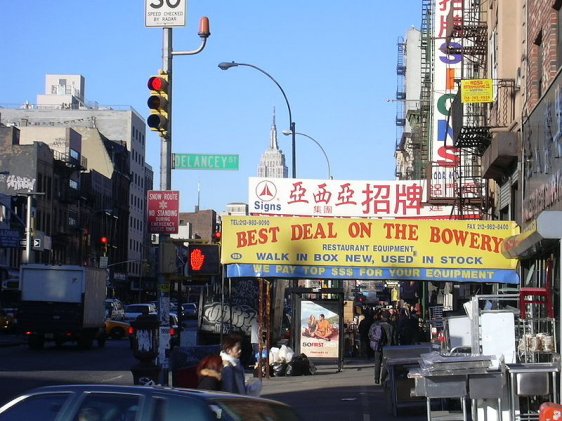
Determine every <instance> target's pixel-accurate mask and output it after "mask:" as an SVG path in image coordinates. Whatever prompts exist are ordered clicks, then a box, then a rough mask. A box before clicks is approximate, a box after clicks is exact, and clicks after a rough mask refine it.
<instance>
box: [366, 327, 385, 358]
mask: <svg viewBox="0 0 562 421" xmlns="http://www.w3.org/2000/svg"><path fill="white" fill-rule="evenodd" d="M369 339H370V340H371V342H370V346H371V349H372V350H373V351H382V347H383V346H385V345H386V343H387V338H386V332H385V330H384V328H383V327H382V325H381V324H380V323H375V324H373V326H372V327H371V331H370V332H369Z"/></svg>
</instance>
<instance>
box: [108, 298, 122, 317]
mask: <svg viewBox="0 0 562 421" xmlns="http://www.w3.org/2000/svg"><path fill="white" fill-rule="evenodd" d="M105 318H106V319H111V320H125V308H124V307H123V303H121V301H120V300H118V299H117V298H108V299H106V300H105Z"/></svg>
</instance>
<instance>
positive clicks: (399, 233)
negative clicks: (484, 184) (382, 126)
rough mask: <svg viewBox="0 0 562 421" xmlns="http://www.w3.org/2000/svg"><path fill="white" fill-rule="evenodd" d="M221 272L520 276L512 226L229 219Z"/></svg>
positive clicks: (225, 222)
mask: <svg viewBox="0 0 562 421" xmlns="http://www.w3.org/2000/svg"><path fill="white" fill-rule="evenodd" d="M222 230H223V236H222V246H221V247H222V249H221V262H222V263H223V264H264V265H265V264H267V265H298V266H350V267H354V266H355V267H403V268H456V269H459V268H460V269H463V268H468V269H515V267H516V264H517V260H515V259H509V258H506V257H505V256H503V255H502V253H501V245H502V243H503V241H504V239H505V238H507V237H509V236H511V235H514V234H517V233H518V231H519V229H518V227H517V224H516V223H515V222H511V221H467V220H464V221H458V220H454V221H453V220H438V221H436V220H399V221H398V220H381V219H351V218H341V219H338V218H285V217H251V216H247V217H237V216H225V217H223V220H222Z"/></svg>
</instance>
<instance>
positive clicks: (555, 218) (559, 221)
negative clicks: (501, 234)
mask: <svg viewBox="0 0 562 421" xmlns="http://www.w3.org/2000/svg"><path fill="white" fill-rule="evenodd" d="M560 239H562V211H543V212H541V214H540V215H539V216H538V217H537V219H535V220H534V221H533V222H531V223H530V224H529V225H527V227H526V228H525V229H524V230H523V231H522V232H521V234H517V235H514V236H512V237H508V238H506V239H505V240H504V241H503V244H502V250H501V251H502V254H503V255H504V256H505V257H509V258H511V259H516V258H524V257H528V256H530V255H532V254H535V253H536V252H537V251H538V247H539V246H544V245H547V244H543V243H542V242H543V241H549V240H551V241H552V240H560Z"/></svg>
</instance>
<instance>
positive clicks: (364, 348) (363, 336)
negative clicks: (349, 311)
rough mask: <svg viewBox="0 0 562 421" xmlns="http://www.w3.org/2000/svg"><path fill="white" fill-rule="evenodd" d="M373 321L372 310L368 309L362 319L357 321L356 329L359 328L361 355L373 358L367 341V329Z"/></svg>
mask: <svg viewBox="0 0 562 421" xmlns="http://www.w3.org/2000/svg"><path fill="white" fill-rule="evenodd" d="M373 322H374V318H373V311H372V310H371V309H368V310H367V312H366V314H365V317H364V318H363V320H361V321H360V322H359V326H358V327H357V330H359V344H360V346H361V356H362V357H363V358H367V359H371V358H373V356H374V354H373V350H372V349H371V346H370V343H369V329H370V328H371V325H372V324H373Z"/></svg>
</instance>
